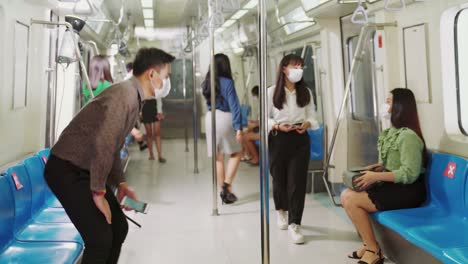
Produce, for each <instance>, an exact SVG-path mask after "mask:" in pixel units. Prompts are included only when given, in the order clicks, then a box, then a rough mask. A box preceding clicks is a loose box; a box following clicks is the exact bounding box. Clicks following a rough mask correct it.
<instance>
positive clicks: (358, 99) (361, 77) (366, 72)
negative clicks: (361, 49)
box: [348, 36, 374, 120]
mask: <svg viewBox="0 0 468 264" xmlns="http://www.w3.org/2000/svg"><path fill="white" fill-rule="evenodd" d="M358 38H359V37H358V36H355V37H351V38H350V39H348V51H349V52H348V54H349V60H348V61H349V64H350V65H351V62H352V60H353V55H354V51H355V49H356V46H357V42H358ZM372 65H373V64H372V57H371V52H370V51H369V46H368V45H367V46H366V49H365V54H364V56H363V58H362V61H361V63H360V65H359V68H358V71H356V74H355V75H354V76H353V80H352V82H351V94H350V96H351V112H352V115H353V119H354V120H370V119H373V118H374V105H373V98H374V96H373V94H374V91H373V89H372V85H373V84H372V68H371V67H372Z"/></svg>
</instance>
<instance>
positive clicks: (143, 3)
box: [141, 0, 153, 8]
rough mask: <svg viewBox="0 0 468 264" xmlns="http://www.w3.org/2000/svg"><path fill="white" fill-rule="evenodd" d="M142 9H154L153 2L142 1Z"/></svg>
mask: <svg viewBox="0 0 468 264" xmlns="http://www.w3.org/2000/svg"><path fill="white" fill-rule="evenodd" d="M141 7H142V8H153V0H141Z"/></svg>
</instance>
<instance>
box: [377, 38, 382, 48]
mask: <svg viewBox="0 0 468 264" xmlns="http://www.w3.org/2000/svg"><path fill="white" fill-rule="evenodd" d="M377 42H378V44H379V48H380V49H381V48H382V47H383V43H382V35H379V36H378V38H377Z"/></svg>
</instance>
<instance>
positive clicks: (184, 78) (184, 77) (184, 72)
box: [182, 52, 189, 152]
mask: <svg viewBox="0 0 468 264" xmlns="http://www.w3.org/2000/svg"><path fill="white" fill-rule="evenodd" d="M182 56H183V57H182V90H183V93H184V110H185V109H186V108H187V67H186V60H185V53H184V52H182ZM187 126H188V122H187V116H186V115H184V136H185V152H189V148H188V144H189V143H188V127H187Z"/></svg>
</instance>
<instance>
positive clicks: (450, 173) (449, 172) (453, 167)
mask: <svg viewBox="0 0 468 264" xmlns="http://www.w3.org/2000/svg"><path fill="white" fill-rule="evenodd" d="M456 171H457V164H456V163H455V162H449V163H448V164H447V168H445V170H444V176H445V177H448V178H450V179H453V178H454V177H455V172H456Z"/></svg>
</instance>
